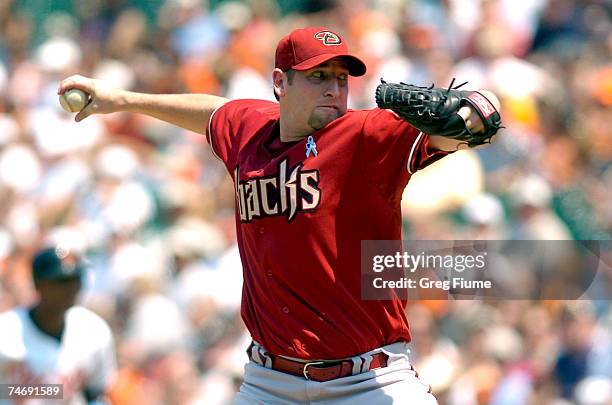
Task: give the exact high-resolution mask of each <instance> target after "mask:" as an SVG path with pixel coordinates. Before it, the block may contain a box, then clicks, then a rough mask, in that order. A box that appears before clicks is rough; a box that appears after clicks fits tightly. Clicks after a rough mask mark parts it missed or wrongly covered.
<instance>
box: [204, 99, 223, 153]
mask: <svg viewBox="0 0 612 405" xmlns="http://www.w3.org/2000/svg"><path fill="white" fill-rule="evenodd" d="M224 105H225V104H221V105H220V106H219V107H217V108H215V109H214V110H213V112H212V113H210V117H209V118H208V134H206V136H207V137H208V144H209V145H210V150H211V151H212V154H213V156H214V157H216V158H217V159H219V160H220V161H222V162H223V159H221V158H220V157H219V155H217V152H215V148H213V141H212V131H211V127H210V125H211V124H212V120H213V116H214V115H215V113H216V112H217V110H218V109H219V108H221V107H223V106H224Z"/></svg>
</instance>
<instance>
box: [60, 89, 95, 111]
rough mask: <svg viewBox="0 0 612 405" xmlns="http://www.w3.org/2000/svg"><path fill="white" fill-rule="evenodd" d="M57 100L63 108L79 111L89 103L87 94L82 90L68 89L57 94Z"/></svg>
mask: <svg viewBox="0 0 612 405" xmlns="http://www.w3.org/2000/svg"><path fill="white" fill-rule="evenodd" d="M59 101H60V104H61V105H62V108H63V109H64V110H66V111H68V112H79V111H81V110H82V109H83V108H85V106H86V105H87V103H89V95H88V94H87V93H85V92H84V91H83V90H79V89H69V90H66V91H65V92H64V93H62V94H60V95H59Z"/></svg>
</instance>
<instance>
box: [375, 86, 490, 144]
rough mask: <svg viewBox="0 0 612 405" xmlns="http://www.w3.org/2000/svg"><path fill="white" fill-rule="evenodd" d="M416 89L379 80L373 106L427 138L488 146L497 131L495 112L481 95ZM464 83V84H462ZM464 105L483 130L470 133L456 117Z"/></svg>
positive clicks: (431, 88)
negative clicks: (476, 115) (388, 112)
mask: <svg viewBox="0 0 612 405" xmlns="http://www.w3.org/2000/svg"><path fill="white" fill-rule="evenodd" d="M454 82H455V79H453V81H452V82H451V84H450V86H449V87H448V88H447V89H443V88H438V87H433V85H431V87H420V86H414V85H412V84H406V83H387V82H385V81H384V80H382V79H381V83H380V84H379V85H378V87H377V88H376V104H378V107H380V108H386V109H390V110H393V111H394V112H395V113H396V114H397V115H399V116H400V117H401V118H403V119H404V120H406V121H407V122H409V123H410V124H411V125H412V126H414V127H415V128H418V129H419V130H420V131H423V132H425V133H427V134H429V135H441V136H445V137H447V138H452V139H457V140H461V141H465V142H466V143H467V144H468V145H469V146H470V147H472V146H476V145H482V144H485V143H490V142H491V137H493V135H495V134H496V133H497V131H498V130H499V129H500V128H501V117H500V115H499V112H498V111H497V109H496V108H495V106H494V105H493V103H491V101H489V100H488V99H487V98H486V97H485V96H484V95H482V94H481V93H479V92H477V91H462V90H458V89H459V87H461V86H463V85H464V84H465V83H463V84H460V85H459V86H456V87H453V84H454ZM466 83H467V82H466ZM464 105H470V106H472V107H473V108H474V110H475V111H476V112H477V113H478V115H479V116H480V119H481V120H482V123H483V125H484V130H483V131H481V132H478V133H473V132H471V131H470V130H469V129H468V128H467V126H466V124H465V121H464V120H463V118H462V117H461V116H460V115H458V114H457V112H458V111H459V109H460V108H461V107H463V106H464Z"/></svg>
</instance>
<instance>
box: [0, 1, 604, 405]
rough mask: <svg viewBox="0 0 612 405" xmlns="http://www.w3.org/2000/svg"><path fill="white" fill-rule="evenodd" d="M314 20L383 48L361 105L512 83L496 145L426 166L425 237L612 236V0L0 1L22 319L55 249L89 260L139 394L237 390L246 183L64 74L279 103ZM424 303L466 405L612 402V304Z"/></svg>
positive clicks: (166, 129) (504, 95)
mask: <svg viewBox="0 0 612 405" xmlns="http://www.w3.org/2000/svg"><path fill="white" fill-rule="evenodd" d="M305 25H324V26H328V27H331V28H332V29H335V30H337V31H339V32H341V33H342V34H344V36H345V38H346V39H347V42H348V43H349V47H350V49H351V51H352V52H354V53H356V54H357V55H359V56H360V57H362V58H363V59H364V60H365V61H366V63H367V65H368V74H367V75H366V76H365V77H363V78H352V79H351V83H350V86H351V90H350V98H349V104H350V107H352V108H356V109H358V108H372V107H374V97H373V91H374V88H375V87H376V85H377V83H378V82H379V79H380V78H381V77H384V78H385V79H386V80H387V81H400V80H401V81H404V82H409V83H414V84H419V85H429V84H431V83H435V84H436V85H438V86H446V85H448V84H449V83H450V81H451V79H452V78H453V77H456V78H457V80H458V81H459V82H463V81H465V80H469V84H468V85H466V88H472V89H476V88H486V89H490V90H492V91H494V92H496V94H498V95H499V97H500V99H501V102H502V117H503V122H504V125H505V129H504V130H503V131H502V132H501V133H500V134H499V135H498V136H497V138H496V139H495V141H494V142H493V144H492V145H490V146H489V147H487V148H484V149H481V150H477V151H474V150H471V151H461V152H458V153H455V154H453V155H451V156H449V157H447V158H445V159H443V160H442V161H440V162H438V163H437V164H436V165H434V166H432V167H430V168H428V169H426V170H424V171H423V172H421V173H418V174H417V175H415V176H414V177H413V179H412V181H411V184H410V185H409V187H408V188H407V189H406V193H405V198H404V201H403V211H404V220H405V237H406V238H407V239H526V240H608V241H609V240H610V235H611V231H612V203H611V202H612V170H611V168H610V162H611V160H612V133H611V128H612V109H611V106H612V64H611V62H610V61H611V60H612V58H611V56H612V6H611V3H610V2H609V1H608V0H521V1H514V0H313V1H307V0H295V1H289V0H284V1H277V2H275V1H272V0H244V1H221V0H216V1H213V0H211V1H209V2H207V1H202V0H133V1H130V0H106V1H105V0H88V1H77V0H0V311H2V310H6V309H8V308H11V307H13V306H15V305H22V306H28V305H31V303H32V302H33V301H34V300H35V299H36V297H35V294H34V290H33V288H32V286H31V277H30V258H31V256H32V255H33V254H34V253H35V252H36V251H37V250H38V249H39V248H40V247H41V246H45V245H48V244H52V243H60V244H62V245H64V246H69V247H71V248H72V249H76V250H77V251H80V252H83V253H84V254H85V255H86V257H87V260H88V263H89V265H90V268H89V272H88V275H87V278H86V282H85V285H84V288H83V293H82V298H81V302H82V303H83V304H84V305H86V306H87V307H89V308H91V309H93V310H94V311H95V312H97V313H98V314H100V315H101V316H102V317H103V318H104V319H106V320H107V321H108V323H109V324H110V325H111V328H112V330H113V332H114V334H115V339H116V344H117V353H118V361H119V378H118V380H117V384H116V385H115V387H114V388H113V390H112V395H111V397H112V398H113V401H114V403H115V404H121V405H123V404H130V405H139V404H143V405H144V404H155V405H157V404H170V405H172V404H228V403H231V399H232V397H233V395H234V392H235V391H236V389H237V387H238V385H239V384H240V381H241V375H242V367H243V364H244V362H245V361H246V355H245V354H244V351H245V349H246V348H247V345H248V343H249V337H248V334H247V333H246V331H245V328H244V325H243V324H242V321H241V319H240V315H239V303H240V295H241V288H242V282H241V281H242V275H241V265H240V259H239V256H238V251H237V247H236V244H235V229H234V227H235V224H234V213H233V209H234V197H233V187H232V183H231V179H230V177H229V175H227V174H226V173H225V171H224V168H223V167H222V165H221V164H220V163H219V162H218V161H215V159H214V158H213V157H212V155H211V153H210V151H209V147H208V145H207V143H206V141H205V139H204V137H202V136H201V135H198V134H194V133H189V132H186V131H183V130H180V129H178V128H175V127H172V126H169V125H166V124H164V123H162V122H159V121H156V120H154V119H149V118H147V117H144V116H138V115H130V114H123V113H117V114H111V115H105V116H92V117H90V118H87V119H86V120H85V121H83V122H82V123H79V124H76V123H75V122H74V121H73V114H68V113H66V112H64V111H63V110H61V108H60V106H59V103H58V99H57V94H56V90H57V86H58V82H59V81H60V80H61V79H63V78H65V77H67V76H68V75H71V74H75V73H79V74H83V75H86V76H93V77H96V78H100V79H103V80H105V81H106V82H108V83H110V84H112V85H114V86H116V87H121V88H125V89H132V90H134V91H142V92H153V93H183V92H204V93H212V94H217V95H223V96H226V97H229V98H263V99H270V100H273V93H272V86H271V70H272V68H273V57H274V50H275V46H276V43H277V41H278V39H280V37H282V36H283V35H285V34H287V33H288V32H289V31H290V30H292V29H293V28H297V27H300V26H305ZM204 125H205V123H204V122H202V126H203V127H204ZM608 247H609V243H608ZM604 250H605V249H604ZM601 255H602V260H601V261H600V264H599V269H598V272H599V273H600V276H601V277H604V278H607V279H608V280H609V279H610V278H611V277H612V270H611V267H610V263H611V262H612V260H611V257H610V251H609V249H608V250H607V251H604V252H602V253H601ZM574 270H576V269H574ZM508 271H509V272H511V271H512V269H511V268H510V269H509V270H508ZM607 293H608V295H607V297H609V296H610V294H609V293H610V291H608V292H607ZM599 298H601V297H599ZM407 314H408V318H409V321H410V324H411V328H412V331H413V335H414V346H415V347H414V351H413V353H412V355H413V360H414V362H415V364H416V368H417V369H418V370H420V374H421V377H422V378H423V379H424V380H425V381H426V382H428V383H430V384H431V385H432V386H433V389H434V393H435V394H436V395H437V397H438V398H439V400H440V402H441V403H442V404H457V405H469V404H497V405H501V404H549V403H551V404H553V403H554V404H572V403H576V404H610V403H612V402H610V401H612V383H611V380H610V378H611V376H612V343H611V330H612V311H611V306H610V302H609V301H608V300H607V299H600V300H591V299H589V297H588V295H585V296H583V297H582V299H581V300H572V301H570V300H568V301H512V300H497V301H495V300H481V301H474V300H466V301H424V302H411V303H409V305H408V308H407ZM0 333H2V332H1V331H0ZM143 393H146V394H143Z"/></svg>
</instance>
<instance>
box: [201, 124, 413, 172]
mask: <svg viewBox="0 0 612 405" xmlns="http://www.w3.org/2000/svg"><path fill="white" fill-rule="evenodd" d="M422 136H423V131H421V132H419V136H417V139H416V140H415V141H414V143H413V144H412V149H410V155H408V165H407V167H406V168H407V169H408V173H410V174H414V173H412V171H411V170H410V163H412V155H414V150H415V149H416V147H417V145H418V144H419V142H420V141H421V137H422ZM211 145H212V144H211Z"/></svg>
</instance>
